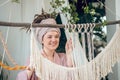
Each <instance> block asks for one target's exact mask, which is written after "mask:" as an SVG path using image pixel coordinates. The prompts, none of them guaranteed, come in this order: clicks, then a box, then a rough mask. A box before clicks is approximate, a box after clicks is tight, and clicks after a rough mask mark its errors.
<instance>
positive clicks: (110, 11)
mask: <svg viewBox="0 0 120 80" xmlns="http://www.w3.org/2000/svg"><path fill="white" fill-rule="evenodd" d="M119 3H120V0H106V13H107V21H114V20H120V17H119V14H120V8H119ZM116 27H118V25H110V26H108V28H107V33H108V35H107V41H108V42H109V41H110V40H111V38H112V36H113V34H114V32H115V30H116ZM109 80H120V63H119V64H118V63H117V64H115V66H114V67H113V73H110V74H109Z"/></svg>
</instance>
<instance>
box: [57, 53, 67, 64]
mask: <svg viewBox="0 0 120 80" xmlns="http://www.w3.org/2000/svg"><path fill="white" fill-rule="evenodd" d="M58 55H59V57H60V60H61V62H62V65H63V66H67V58H66V54H65V53H58Z"/></svg>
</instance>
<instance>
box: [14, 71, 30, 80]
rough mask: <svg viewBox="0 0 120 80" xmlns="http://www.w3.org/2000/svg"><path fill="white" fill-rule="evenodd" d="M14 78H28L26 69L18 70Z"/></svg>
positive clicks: (22, 79) (23, 79)
mask: <svg viewBox="0 0 120 80" xmlns="http://www.w3.org/2000/svg"><path fill="white" fill-rule="evenodd" d="M16 80H28V79H27V73H26V70H24V71H21V72H19V73H18V75H17V78H16Z"/></svg>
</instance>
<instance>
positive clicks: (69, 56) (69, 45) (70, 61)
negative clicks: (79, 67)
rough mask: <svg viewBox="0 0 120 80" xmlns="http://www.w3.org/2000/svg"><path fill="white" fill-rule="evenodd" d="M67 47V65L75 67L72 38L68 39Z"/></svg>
mask: <svg viewBox="0 0 120 80" xmlns="http://www.w3.org/2000/svg"><path fill="white" fill-rule="evenodd" d="M65 49H66V58H67V66H68V67H73V65H74V62H73V58H72V50H73V46H72V39H70V40H69V41H67V43H66V46H65Z"/></svg>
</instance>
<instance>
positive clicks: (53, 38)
mask: <svg viewBox="0 0 120 80" xmlns="http://www.w3.org/2000/svg"><path fill="white" fill-rule="evenodd" d="M40 24H56V21H55V20H54V19H53V18H47V19H43V20H42V21H41V22H40ZM34 34H35V38H36V40H37V42H38V43H39V44H40V45H42V48H41V50H40V52H39V53H38V54H42V56H43V57H44V58H46V59H48V60H50V61H51V62H53V63H56V64H58V65H62V66H66V67H72V66H73V64H72V58H71V55H70V54H71V51H72V41H71V39H70V40H69V41H67V43H66V54H64V53H57V52H56V49H57V47H58V46H59V41H60V36H61V32H60V29H59V28H35V30H34ZM38 57H39V56H38ZM17 80H38V77H37V76H36V72H35V68H31V67H30V66H28V67H27V69H26V70H25V71H22V72H20V73H19V74H18V76H17Z"/></svg>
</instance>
